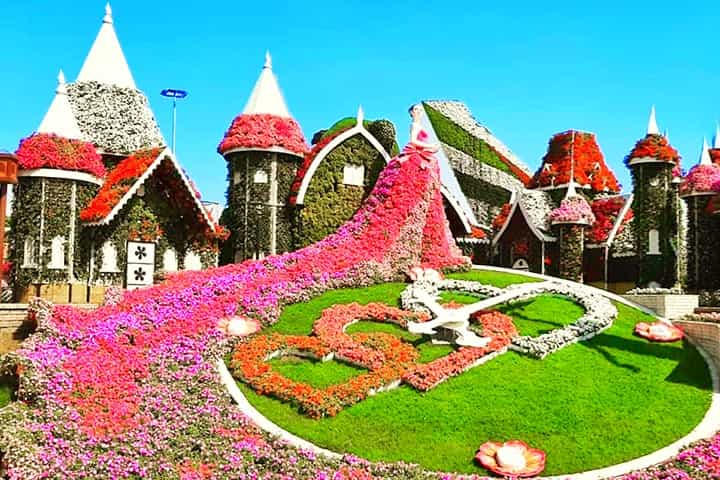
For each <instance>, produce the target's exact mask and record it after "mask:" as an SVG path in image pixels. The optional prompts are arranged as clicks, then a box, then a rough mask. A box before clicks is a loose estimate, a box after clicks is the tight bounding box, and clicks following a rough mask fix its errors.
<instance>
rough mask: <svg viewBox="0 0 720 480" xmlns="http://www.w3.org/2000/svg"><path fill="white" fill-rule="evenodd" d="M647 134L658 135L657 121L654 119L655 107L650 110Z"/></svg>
mask: <svg viewBox="0 0 720 480" xmlns="http://www.w3.org/2000/svg"><path fill="white" fill-rule="evenodd" d="M647 134H648V135H660V129H659V128H658V124H657V120H656V119H655V105H653V106H652V108H651V109H650V118H649V119H648V127H647Z"/></svg>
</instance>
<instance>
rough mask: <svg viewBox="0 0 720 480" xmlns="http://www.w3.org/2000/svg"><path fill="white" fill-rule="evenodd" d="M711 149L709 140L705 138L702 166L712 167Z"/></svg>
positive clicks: (701, 156) (701, 158)
mask: <svg viewBox="0 0 720 480" xmlns="http://www.w3.org/2000/svg"><path fill="white" fill-rule="evenodd" d="M709 149H710V147H709V146H708V143H707V138H703V146H702V152H700V165H712V159H711V158H710V152H709V151H708V150H709Z"/></svg>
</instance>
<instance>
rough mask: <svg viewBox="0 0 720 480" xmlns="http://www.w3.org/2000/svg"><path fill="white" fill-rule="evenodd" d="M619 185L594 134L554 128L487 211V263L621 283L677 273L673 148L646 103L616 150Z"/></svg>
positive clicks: (680, 243) (680, 244) (679, 238)
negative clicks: (532, 165)
mask: <svg viewBox="0 0 720 480" xmlns="http://www.w3.org/2000/svg"><path fill="white" fill-rule="evenodd" d="M625 164H626V165H627V167H628V168H629V169H630V171H631V176H632V179H633V190H632V193H630V194H622V193H621V192H620V185H619V184H618V182H617V179H616V177H615V175H614V174H613V172H612V170H611V169H610V168H609V167H608V165H607V164H606V163H605V160H604V157H603V154H602V152H601V151H600V147H599V146H598V144H597V140H596V138H595V135H594V134H592V133H587V132H578V131H575V130H569V131H567V132H562V133H558V134H556V135H554V136H553V137H552V138H551V139H550V141H549V144H548V151H547V153H546V155H545V156H544V157H543V161H542V165H541V166H540V168H539V169H538V170H537V172H536V173H535V175H534V176H533V177H532V179H531V180H530V181H529V182H528V183H527V187H525V188H520V189H518V190H516V191H515V192H513V197H512V199H511V201H510V202H508V203H507V204H505V205H504V206H503V208H502V210H501V212H500V213H499V214H498V215H497V216H496V217H495V219H494V220H493V228H494V231H495V234H494V237H493V255H492V258H493V262H494V263H496V264H498V265H503V266H510V267H514V268H519V269H528V270H532V271H535V272H541V273H549V274H551V275H559V276H561V277H565V278H570V279H573V280H577V281H585V282H589V283H593V284H596V285H598V286H601V287H604V288H610V289H612V290H617V291H621V292H624V291H626V290H629V289H631V288H633V287H635V286H636V285H641V286H648V285H649V286H666V287H669V286H672V285H674V284H675V283H676V282H677V281H678V280H679V279H681V278H682V271H681V269H682V266H683V265H682V262H681V261H679V260H678V258H680V257H681V252H682V249H683V248H684V239H685V237H684V234H683V231H682V224H683V222H682V219H683V214H682V211H683V205H682V204H681V202H680V201H679V196H678V193H679V192H678V183H679V181H678V177H679V175H680V173H679V171H680V170H679V169H680V167H679V165H680V156H679V155H678V153H677V151H676V150H675V149H674V148H673V147H672V146H671V145H670V144H669V143H668V140H667V138H666V137H665V136H663V135H661V134H660V132H659V130H658V127H657V123H656V121H655V110H654V108H653V110H652V111H651V114H650V120H649V122H648V129H647V134H646V136H645V137H644V138H642V139H640V140H639V141H638V142H637V143H636V145H635V147H634V148H633V149H632V150H631V152H630V153H629V154H628V155H627V157H626V158H625Z"/></svg>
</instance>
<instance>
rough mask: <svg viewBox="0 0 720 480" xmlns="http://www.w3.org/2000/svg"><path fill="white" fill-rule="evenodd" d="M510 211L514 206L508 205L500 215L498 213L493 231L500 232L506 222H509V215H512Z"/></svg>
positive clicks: (504, 206) (494, 220) (503, 207)
mask: <svg viewBox="0 0 720 480" xmlns="http://www.w3.org/2000/svg"><path fill="white" fill-rule="evenodd" d="M510 210H512V205H510V204H509V203H506V204H504V205H503V206H502V208H501V209H500V213H498V214H497V215H496V216H495V218H493V221H492V227H493V230H500V229H501V228H502V227H503V225H505V222H507V220H508V215H510Z"/></svg>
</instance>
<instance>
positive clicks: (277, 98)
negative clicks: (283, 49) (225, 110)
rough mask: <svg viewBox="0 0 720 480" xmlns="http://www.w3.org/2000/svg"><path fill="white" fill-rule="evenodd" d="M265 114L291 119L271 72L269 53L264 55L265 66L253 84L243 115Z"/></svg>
mask: <svg viewBox="0 0 720 480" xmlns="http://www.w3.org/2000/svg"><path fill="white" fill-rule="evenodd" d="M258 113H265V114H270V115H276V116H278V117H285V118H291V117H290V112H289V111H288V108H287V105H286V104H285V98H284V97H283V94H282V92H281V91H280V86H279V85H278V81H277V78H275V74H274V73H273V70H272V58H271V57H270V52H266V53H265V64H264V65H263V69H262V72H260V77H258V79H257V82H255V87H254V88H253V91H252V93H251V94H250V99H249V100H248V102H247V104H246V105H245V109H244V110H243V114H258Z"/></svg>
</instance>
